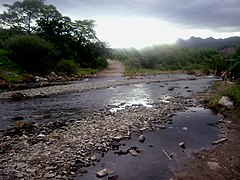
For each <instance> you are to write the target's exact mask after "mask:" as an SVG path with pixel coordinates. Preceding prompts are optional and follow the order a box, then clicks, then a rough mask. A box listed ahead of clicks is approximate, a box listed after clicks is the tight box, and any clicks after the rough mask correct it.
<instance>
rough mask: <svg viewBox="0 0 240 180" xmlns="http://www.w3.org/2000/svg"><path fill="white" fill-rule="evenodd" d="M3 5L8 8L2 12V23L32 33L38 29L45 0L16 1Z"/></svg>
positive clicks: (0, 16) (0, 15) (0, 19)
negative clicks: (38, 21) (38, 20)
mask: <svg viewBox="0 0 240 180" xmlns="http://www.w3.org/2000/svg"><path fill="white" fill-rule="evenodd" d="M3 6H4V7H6V8H8V9H7V11H4V12H3V14H0V21H1V23H2V24H3V25H4V26H6V27H8V28H13V29H17V30H19V31H22V32H25V33H26V34H31V33H32V32H33V31H34V30H36V26H37V23H36V20H37V19H39V18H40V17H41V16H42V10H43V7H44V0H24V1H22V2H20V1H16V2H14V3H13V4H12V5H10V4H4V5H3Z"/></svg>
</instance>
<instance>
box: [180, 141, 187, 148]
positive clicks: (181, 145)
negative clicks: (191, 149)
mask: <svg viewBox="0 0 240 180" xmlns="http://www.w3.org/2000/svg"><path fill="white" fill-rule="evenodd" d="M178 145H179V147H181V148H182V149H186V145H185V142H180V143H178Z"/></svg>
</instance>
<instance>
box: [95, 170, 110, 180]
mask: <svg viewBox="0 0 240 180" xmlns="http://www.w3.org/2000/svg"><path fill="white" fill-rule="evenodd" d="M107 175H108V170H107V169H102V170H101V171H98V172H97V177H99V178H102V177H104V176H107Z"/></svg>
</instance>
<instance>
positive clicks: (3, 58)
mask: <svg viewBox="0 0 240 180" xmlns="http://www.w3.org/2000/svg"><path fill="white" fill-rule="evenodd" d="M7 55H8V52H7V51H6V50H2V49H0V79H1V80H4V81H7V82H20V81H22V80H24V78H25V77H26V76H27V74H26V73H25V72H24V71H22V70H21V68H20V67H19V66H18V65H17V64H15V63H13V62H12V61H10V60H9V59H8V57H7Z"/></svg>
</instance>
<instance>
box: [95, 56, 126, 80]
mask: <svg viewBox="0 0 240 180" xmlns="http://www.w3.org/2000/svg"><path fill="white" fill-rule="evenodd" d="M123 73H124V65H123V64H122V63H121V62H119V61H113V60H110V59H108V67H107V68H106V69H104V70H103V71H101V72H100V73H99V74H97V76H98V77H118V76H123Z"/></svg>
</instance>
